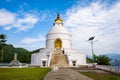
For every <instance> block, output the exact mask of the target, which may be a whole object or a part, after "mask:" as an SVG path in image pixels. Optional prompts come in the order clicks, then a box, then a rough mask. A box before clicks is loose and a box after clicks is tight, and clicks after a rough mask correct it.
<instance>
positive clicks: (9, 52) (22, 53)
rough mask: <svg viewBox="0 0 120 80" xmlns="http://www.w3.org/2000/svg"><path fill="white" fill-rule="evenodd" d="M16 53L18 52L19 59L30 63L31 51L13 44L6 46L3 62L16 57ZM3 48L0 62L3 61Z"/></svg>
mask: <svg viewBox="0 0 120 80" xmlns="http://www.w3.org/2000/svg"><path fill="white" fill-rule="evenodd" d="M14 53H17V59H18V60H19V61H20V62H23V63H30V58H31V54H32V53H31V52H30V51H28V50H26V49H24V48H15V47H14V46H13V45H11V44H7V45H5V46H4V59H3V62H5V63H9V62H10V61H11V60H13V59H14ZM1 54H2V53H1V49H0V62H1Z"/></svg>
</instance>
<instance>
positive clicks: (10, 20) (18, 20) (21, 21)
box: [0, 9, 38, 31]
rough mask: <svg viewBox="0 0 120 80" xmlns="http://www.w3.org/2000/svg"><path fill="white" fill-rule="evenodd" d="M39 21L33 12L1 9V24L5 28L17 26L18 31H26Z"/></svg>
mask: <svg viewBox="0 0 120 80" xmlns="http://www.w3.org/2000/svg"><path fill="white" fill-rule="evenodd" d="M21 16H22V17H21ZM37 22H38V18H37V16H36V15H34V14H33V13H23V14H20V13H12V12H9V11H7V10H5V9H0V26H2V27H3V28H4V29H5V30H10V29H12V28H16V29H17V31H26V30H29V29H31V28H33V27H34V26H35V24H36V23H37Z"/></svg>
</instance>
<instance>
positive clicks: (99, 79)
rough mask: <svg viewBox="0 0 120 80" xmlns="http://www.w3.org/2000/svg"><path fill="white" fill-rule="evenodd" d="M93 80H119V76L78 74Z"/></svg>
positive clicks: (110, 74) (94, 73)
mask: <svg viewBox="0 0 120 80" xmlns="http://www.w3.org/2000/svg"><path fill="white" fill-rule="evenodd" d="M80 73H82V74H84V75H86V76H88V77H90V78H92V79H93V80H120V75H115V74H112V73H96V72H80Z"/></svg>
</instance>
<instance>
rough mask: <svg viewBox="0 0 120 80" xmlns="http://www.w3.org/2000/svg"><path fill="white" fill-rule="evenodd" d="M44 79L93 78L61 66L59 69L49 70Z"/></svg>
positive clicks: (80, 79) (86, 79)
mask: <svg viewBox="0 0 120 80" xmlns="http://www.w3.org/2000/svg"><path fill="white" fill-rule="evenodd" d="M44 80H93V79H91V78H88V77H87V76H85V75H83V74H81V73H79V72H76V71H74V70H72V69H65V68H60V69H59V70H58V71H51V72H49V73H48V74H47V75H46V77H45V78H44Z"/></svg>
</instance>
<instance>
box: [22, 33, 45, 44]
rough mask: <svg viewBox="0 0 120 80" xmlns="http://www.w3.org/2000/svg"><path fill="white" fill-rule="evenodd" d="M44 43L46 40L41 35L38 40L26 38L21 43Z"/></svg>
mask: <svg viewBox="0 0 120 80" xmlns="http://www.w3.org/2000/svg"><path fill="white" fill-rule="evenodd" d="M43 41H45V38H44V37H43V36H42V35H39V36H38V37H37V38H25V39H23V40H22V41H21V42H22V43H24V44H32V43H37V42H43Z"/></svg>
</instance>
